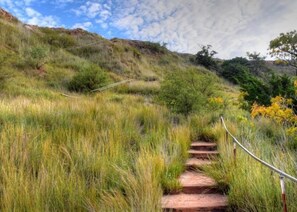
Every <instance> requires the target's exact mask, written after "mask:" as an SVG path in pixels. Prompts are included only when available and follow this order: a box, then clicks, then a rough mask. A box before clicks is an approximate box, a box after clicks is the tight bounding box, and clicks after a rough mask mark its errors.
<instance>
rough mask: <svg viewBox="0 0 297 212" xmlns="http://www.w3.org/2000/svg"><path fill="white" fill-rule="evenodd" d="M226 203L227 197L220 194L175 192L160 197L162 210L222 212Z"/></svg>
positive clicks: (225, 207)
mask: <svg viewBox="0 0 297 212" xmlns="http://www.w3.org/2000/svg"><path fill="white" fill-rule="evenodd" d="M227 205H228V200H227V197H226V196H224V195H221V194H176V195H166V196H163V197H162V209H163V211H180V212H194V211H204V212H206V211H208V212H210V211H211V212H223V211H226V209H227Z"/></svg>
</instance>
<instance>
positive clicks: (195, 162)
mask: <svg viewBox="0 0 297 212" xmlns="http://www.w3.org/2000/svg"><path fill="white" fill-rule="evenodd" d="M213 163H214V162H213V161H211V160H208V159H204V160H202V159H197V158H189V159H188V160H187V162H186V168H187V170H196V169H200V170H201V169H203V168H204V167H205V166H208V165H211V164H213Z"/></svg>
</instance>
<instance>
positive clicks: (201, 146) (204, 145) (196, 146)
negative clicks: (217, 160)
mask: <svg viewBox="0 0 297 212" xmlns="http://www.w3.org/2000/svg"><path fill="white" fill-rule="evenodd" d="M191 149H192V150H200V151H212V150H216V149H217V144H216V143H209V142H193V143H192V144H191Z"/></svg>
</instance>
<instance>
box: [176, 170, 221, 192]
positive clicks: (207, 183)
mask: <svg viewBox="0 0 297 212" xmlns="http://www.w3.org/2000/svg"><path fill="white" fill-rule="evenodd" d="M179 182H180V184H181V186H182V189H181V192H182V193H185V194H213V193H219V192H220V190H219V189H218V187H217V183H216V181H215V180H214V179H212V178H211V177H208V176H206V175H204V174H202V173H198V172H191V171H186V172H184V173H183V174H181V176H180V177H179Z"/></svg>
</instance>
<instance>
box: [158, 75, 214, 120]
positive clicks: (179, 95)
mask: <svg viewBox="0 0 297 212" xmlns="http://www.w3.org/2000/svg"><path fill="white" fill-rule="evenodd" d="M214 85H215V76H214V75H212V74H198V73H197V70H186V71H181V70H179V71H175V72H173V73H170V74H168V75H167V76H166V78H165V80H164V81H163V82H162V84H161V90H160V94H159V99H160V100H161V101H162V102H164V103H165V105H166V106H167V107H168V108H169V109H170V110H172V111H173V112H175V113H180V114H183V115H186V116H187V115H189V114H190V113H192V112H199V111H201V110H203V109H205V105H207V103H208V98H210V97H212V96H213V94H214Z"/></svg>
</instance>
